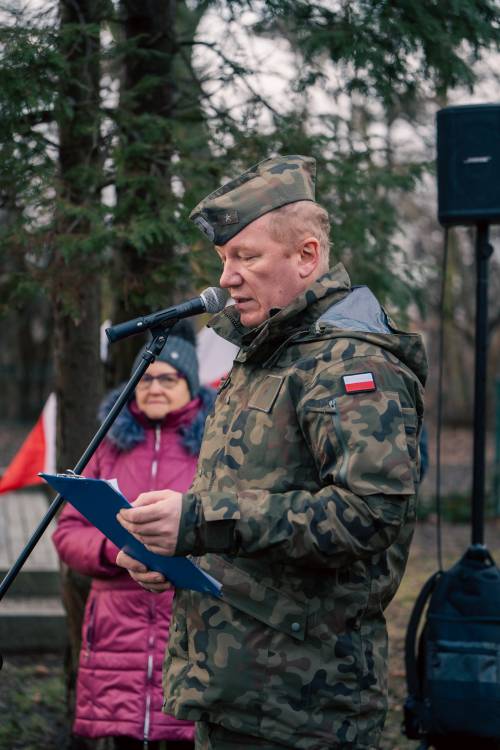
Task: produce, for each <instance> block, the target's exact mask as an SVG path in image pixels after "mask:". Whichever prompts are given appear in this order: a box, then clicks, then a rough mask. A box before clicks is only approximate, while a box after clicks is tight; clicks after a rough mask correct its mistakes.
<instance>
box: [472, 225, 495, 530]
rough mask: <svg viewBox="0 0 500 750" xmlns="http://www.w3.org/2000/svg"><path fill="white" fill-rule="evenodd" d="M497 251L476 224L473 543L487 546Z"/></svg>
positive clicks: (485, 230)
mask: <svg viewBox="0 0 500 750" xmlns="http://www.w3.org/2000/svg"><path fill="white" fill-rule="evenodd" d="M492 252H493V247H492V245H490V243H489V224H487V223H479V224H477V225H476V274H477V276H476V348H475V374H474V464H473V480H472V544H473V545H484V501H485V491H484V484H485V465H486V457H485V452H486V424H485V419H486V374H487V373H486V370H487V359H488V357H487V355H488V260H489V259H490V257H491V254H492Z"/></svg>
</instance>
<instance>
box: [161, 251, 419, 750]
mask: <svg viewBox="0 0 500 750" xmlns="http://www.w3.org/2000/svg"><path fill="white" fill-rule="evenodd" d="M362 289H363V288H361V290H362ZM364 289H365V293H367V295H368V301H367V304H366V305H365V304H364V303H363V304H360V305H358V304H356V299H357V298H358V297H359V296H360V294H361V291H360V290H354V291H351V287H350V282H349V278H348V276H347V274H346V272H345V270H344V268H343V267H342V266H341V265H338V266H336V267H335V268H334V269H333V271H331V272H330V273H329V274H327V275H325V276H323V277H322V278H321V279H319V280H318V281H317V282H315V283H314V284H313V285H312V286H311V287H309V289H308V290H306V292H305V293H304V294H303V295H301V296H300V297H298V298H296V299H295V300H294V302H293V303H292V304H290V305H289V306H288V307H286V308H284V309H282V310H280V311H276V312H275V314H273V315H271V317H270V318H269V320H267V321H266V322H265V323H263V324H262V325H261V326H259V327H258V328H257V329H255V330H254V331H250V332H249V331H248V329H244V328H243V327H241V326H240V324H239V319H238V316H237V314H236V313H235V312H234V310H233V309H232V308H226V310H225V311H223V312H222V313H220V314H219V315H218V316H217V317H216V322H215V323H214V327H215V329H216V330H217V331H218V332H219V333H223V335H225V336H226V338H229V339H231V340H232V341H234V342H236V341H237V342H239V343H240V345H241V349H240V351H239V353H238V355H237V357H236V359H235V362H234V366H233V369H232V371H231V373H230V376H229V377H228V378H227V380H226V382H225V383H224V384H223V385H222V387H221V389H220V392H219V394H218V397H217V401H216V405H215V411H214V413H213V414H212V415H211V416H209V417H208V419H207V422H206V427H205V435H204V440H203V444H202V448H201V453H200V459H199V463H198V473H197V475H196V478H195V480H194V484H193V486H192V488H191V490H190V491H189V492H188V493H187V494H186V495H184V497H183V512H182V518H181V532H180V537H179V542H178V548H177V553H178V554H180V555H186V554H193V555H195V556H199V558H200V559H199V564H200V565H201V567H202V568H203V569H204V570H206V571H207V572H209V573H210V574H211V575H212V576H213V577H215V578H217V579H218V580H220V581H221V582H222V584H223V595H222V598H221V599H220V600H219V599H217V598H214V597H211V596H209V595H202V594H199V593H196V592H192V591H178V592H177V594H176V603H175V607H174V618H175V624H174V627H173V628H172V629H171V636H170V643H169V649H168V654H167V657H166V670H165V676H164V688H165V696H166V698H165V706H164V708H165V710H166V711H167V712H169V713H173V714H175V715H176V716H177V717H180V718H185V719H195V720H196V719H203V720H209V721H212V722H215V723H219V724H222V725H223V726H225V727H227V728H228V729H231V730H233V731H240V732H242V733H246V734H250V735H256V736H261V737H266V738H267V739H271V740H275V741H276V742H277V743H280V742H281V743H283V744H285V746H287V747H294V748H303V749H304V750H306V749H307V750H323V748H325V749H326V748H340V747H342V748H351V747H352V748H354V747H356V748H372V747H374V746H376V745H377V743H378V738H379V735H380V730H381V727H382V725H383V721H384V717H385V711H386V664H387V643H386V637H387V634H386V627H385V620H384V616H383V610H384V608H385V607H386V606H387V604H388V603H389V602H390V600H391V599H392V597H393V595H394V593H395V591H396V589H397V587H398V585H399V582H400V580H401V577H402V575H403V572H404V568H405V565H406V560H407V556H408V548H409V545H410V540H411V537H412V533H413V525H414V519H415V486H416V483H417V481H418V473H419V467H418V447H417V446H418V438H419V433H420V426H421V421H422V412H423V403H422V390H423V384H424V381H425V376H426V357H425V352H424V349H423V346H422V342H421V338H420V336H419V335H417V334H408V333H403V332H400V331H397V330H396V329H394V328H393V327H392V326H391V323H390V321H389V320H388V319H387V317H386V315H385V313H384V311H383V310H382V308H380V306H379V305H378V303H377V302H376V300H375V298H374V297H373V296H372V295H371V293H370V292H369V291H368V290H366V288H364ZM362 296H363V294H361V297H362ZM361 302H363V301H362V300H361ZM365 302H366V300H365ZM336 303H338V304H336ZM359 307H363V308H365V307H366V310H365V313H363V314H364V315H365V316H366V318H367V320H361V319H360V317H361V316H360V314H359V311H358V308H359ZM273 312H274V311H273ZM353 313H356V314H357V315H358V319H357V320H356V319H353V318H352V315H353ZM360 373H361V374H365V375H366V374H368V375H371V378H372V379H373V384H374V388H375V389H374V390H366V389H365V390H364V391H359V392H356V391H354V392H346V391H349V390H350V389H349V388H348V387H347V386H346V382H348V381H346V380H345V376H349V375H357V374H360ZM354 380H356V378H355V379H354ZM368 387H371V386H370V385H369V384H368Z"/></svg>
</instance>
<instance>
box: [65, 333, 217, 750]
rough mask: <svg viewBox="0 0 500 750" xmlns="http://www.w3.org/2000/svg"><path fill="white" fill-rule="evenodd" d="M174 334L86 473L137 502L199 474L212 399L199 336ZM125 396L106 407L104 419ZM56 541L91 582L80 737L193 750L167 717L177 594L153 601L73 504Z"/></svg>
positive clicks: (122, 749) (123, 745)
mask: <svg viewBox="0 0 500 750" xmlns="http://www.w3.org/2000/svg"><path fill="white" fill-rule="evenodd" d="M178 330H179V329H178V328H176V329H174V333H173V334H172V335H171V336H170V337H169V339H168V341H167V344H166V346H165V348H164V350H163V352H162V353H161V354H160V356H159V357H158V358H157V360H156V361H155V362H154V363H153V364H152V365H150V366H149V368H148V370H147V371H146V373H145V375H144V376H143V378H142V380H141V381H140V383H139V384H138V386H137V388H136V390H135V397H134V398H132V400H131V401H130V402H129V404H128V406H127V407H126V408H124V409H123V411H122V412H121V413H120V415H119V416H118V418H117V420H116V421H115V422H114V424H113V426H112V428H111V430H110V432H109V433H108V435H107V437H106V438H105V440H104V441H103V443H102V444H101V445H100V447H99V448H98V450H97V451H96V453H95V454H94V456H93V458H92V459H91V461H90V463H89V464H88V466H87V468H86V470H85V471H84V472H83V473H84V474H85V476H88V477H95V478H103V479H111V478H116V479H117V480H118V486H119V488H120V490H121V492H122V493H123V494H124V495H125V497H126V498H127V499H128V500H129V501H131V502H133V501H134V500H135V499H136V498H137V496H138V495H140V493H141V492H147V491H150V490H156V489H164V488H165V487H169V488H171V489H173V490H178V491H179V492H184V491H186V490H187V489H188V488H189V486H190V485H191V481H192V479H193V476H194V472H195V469H196V462H197V455H198V452H199V447H200V444H201V438H202V435H203V427H204V423H205V418H206V415H207V413H208V411H209V409H210V408H211V406H212V404H213V400H214V393H213V391H212V390H211V389H208V388H203V387H202V388H200V384H199V380H198V361H197V357H196V350H195V347H194V334H192V333H191V336H192V340H188V339H186V338H183V337H181V336H180V335H178ZM182 330H185V327H184V328H183V329H182ZM176 334H177V335H176ZM140 354H141V353H139V354H138V355H137V358H136V362H135V363H134V368H135V367H136V366H137V364H138V362H139V361H140ZM119 392H120V389H117V390H116V391H114V392H112V393H111V394H110V396H109V397H108V398H107V399H106V401H105V402H104V404H103V406H102V408H101V413H100V415H99V416H100V417H101V418H103V417H104V416H105V414H106V413H107V412H109V410H110V409H111V407H112V405H113V403H114V402H115V401H116V399H117V397H118V394H119ZM53 539H54V543H55V545H56V547H57V550H58V552H59V555H60V557H61V559H62V560H64V562H65V563H67V564H68V565H69V566H70V567H71V568H74V569H75V570H77V571H79V572H80V573H83V574H84V575H89V576H92V577H93V581H92V587H91V590H90V594H89V597H88V600H87V604H86V609H85V617H84V622H83V628H82V647H81V652H80V660H79V668H78V683H77V694H76V717H75V722H74V725H73V732H74V734H75V735H79V736H82V737H88V738H100V737H113V738H114V745H115V749H116V750H132V749H133V748H137V749H138V750H139V748H144V747H148V748H149V750H153V749H156V750H159V748H160V747H163V743H162V745H160V741H161V740H167V743H166V747H167V748H168V750H181V748H182V749H186V750H187V749H188V748H193V747H194V743H193V736H194V732H193V726H192V724H191V723H189V722H185V721H180V720H178V719H175V718H173V717H170V716H167V715H166V714H164V713H162V703H163V695H162V665H163V658H164V652H165V648H166V643H167V639H168V630H169V622H170V615H171V609H172V598H173V592H171V591H167V592H165V593H163V594H160V595H155V594H151V593H150V592H148V591H146V590H145V589H143V588H141V587H140V586H139V585H138V584H136V583H135V582H134V581H133V580H132V579H131V578H130V576H129V575H128V573H127V572H126V571H125V570H124V569H123V568H119V567H118V566H117V565H115V559H116V555H117V553H118V548H117V547H115V545H114V544H113V543H112V542H110V541H109V540H108V539H107V538H106V537H105V536H104V535H103V534H101V532H100V531H98V530H97V529H96V528H95V527H94V526H92V525H91V524H90V523H89V522H88V521H87V520H86V519H85V518H84V517H83V516H82V515H81V514H80V513H78V511H77V510H75V509H74V508H73V507H72V506H70V505H69V504H67V505H66V507H65V508H64V510H63V512H62V513H61V515H60V517H59V521H58V525H57V529H56V531H55V533H54V536H53Z"/></svg>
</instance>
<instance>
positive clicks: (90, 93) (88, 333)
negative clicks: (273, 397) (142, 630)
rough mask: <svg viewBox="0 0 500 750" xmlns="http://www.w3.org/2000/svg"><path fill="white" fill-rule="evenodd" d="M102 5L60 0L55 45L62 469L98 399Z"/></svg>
mask: <svg viewBox="0 0 500 750" xmlns="http://www.w3.org/2000/svg"><path fill="white" fill-rule="evenodd" d="M105 7H106V4H105V3H104V2H102V1H101V0H60V2H59V13H60V45H61V47H60V49H61V52H62V55H63V57H64V60H65V64H66V69H65V71H64V73H62V75H61V79H60V87H59V106H58V109H57V115H58V116H57V120H58V128H59V178H60V181H59V193H58V204H57V205H58V209H57V215H56V217H55V237H54V246H55V247H54V255H53V261H52V264H51V269H50V270H51V274H52V280H51V294H52V305H53V311H54V380H55V391H56V395H57V403H58V410H57V412H58V425H57V460H58V467H59V469H62V470H65V469H68V468H72V467H73V466H74V465H75V463H76V462H77V460H78V459H79V457H80V455H81V454H82V452H83V450H84V449H85V447H86V445H87V444H88V442H89V440H90V439H91V437H92V435H93V434H94V433H95V431H96V428H97V419H96V412H97V408H98V404H99V402H100V400H101V398H102V365H101V361H100V356H99V325H100V317H101V316H100V275H99V268H100V264H101V261H100V257H101V256H100V252H101V250H102V246H100V245H99V237H101V238H102V232H96V231H95V227H96V225H98V224H99V222H100V221H101V212H100V184H101V180H102V175H101V156H100V150H99V145H100V114H99V113H100V102H99V81H100V59H99V57H100V40H99V22H100V20H101V17H102V14H103V12H104V10H105ZM96 238H97V239H96ZM82 258H85V261H86V262H82ZM87 259H88V261H87ZM61 572H62V589H63V601H64V603H65V605H66V609H67V615H68V623H69V631H68V637H69V651H68V654H67V659H66V669H67V671H66V682H67V686H68V712H69V716H70V717H71V718H72V717H73V713H74V685H75V677H76V670H77V663H78V654H79V648H80V633H81V624H82V614H83V607H84V602H85V599H86V596H87V593H88V588H89V581H88V580H87V579H86V578H84V577H81V576H78V575H77V574H75V573H74V572H72V571H69V570H68V569H67V568H66V566H63V569H62V571H61Z"/></svg>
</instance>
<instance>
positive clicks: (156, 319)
mask: <svg viewBox="0 0 500 750" xmlns="http://www.w3.org/2000/svg"><path fill="white" fill-rule="evenodd" d="M228 298H229V294H228V292H227V291H226V290H225V289H220V288H219V287H218V286H209V287H208V289H205V290H204V291H203V292H202V293H201V294H200V296H199V297H194V298H193V299H189V300H187V302H180V303H179V304H178V305H174V306H173V307H167V308H166V309H165V310H160V311H159V312H155V313H151V315H144V316H143V317H142V318H134V319H133V320H126V321H125V322H124V323H117V325H115V326H111V328H106V336H107V337H108V340H109V341H110V342H111V343H112V344H113V343H114V342H115V341H120V339H125V338H127V336H134V335H135V334H136V333H142V332H143V331H147V330H149V329H150V328H156V327H157V326H161V325H162V324H164V323H167V322H168V321H170V320H171V321H173V322H174V323H175V322H176V321H178V320H180V319H181V318H189V317H191V315H200V313H205V312H207V313H210V314H214V313H217V312H220V311H221V310H223V309H224V307H225V305H226V302H227V300H228Z"/></svg>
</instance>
